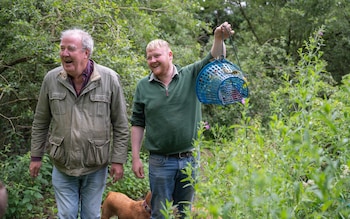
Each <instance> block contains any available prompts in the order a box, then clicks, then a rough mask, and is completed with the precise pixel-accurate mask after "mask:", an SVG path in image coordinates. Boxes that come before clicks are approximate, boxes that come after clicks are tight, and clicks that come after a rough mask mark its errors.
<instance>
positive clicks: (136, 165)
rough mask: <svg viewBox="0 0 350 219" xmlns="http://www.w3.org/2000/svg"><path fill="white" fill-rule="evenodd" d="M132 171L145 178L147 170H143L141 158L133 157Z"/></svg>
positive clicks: (138, 176)
mask: <svg viewBox="0 0 350 219" xmlns="http://www.w3.org/2000/svg"><path fill="white" fill-rule="evenodd" d="M132 171H133V172H134V174H135V176H136V177H137V178H140V179H143V178H145V172H144V171H143V164H142V161H141V159H140V158H135V159H134V158H133V159H132Z"/></svg>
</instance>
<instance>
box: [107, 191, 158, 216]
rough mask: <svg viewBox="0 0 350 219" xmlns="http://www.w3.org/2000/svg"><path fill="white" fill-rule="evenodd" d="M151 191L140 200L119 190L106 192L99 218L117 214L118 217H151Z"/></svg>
mask: <svg viewBox="0 0 350 219" xmlns="http://www.w3.org/2000/svg"><path fill="white" fill-rule="evenodd" d="M151 197H152V195H151V192H148V193H147V195H146V198H145V199H144V200H141V201H135V200H132V199H131V198H129V197H128V196H127V195H125V194H123V193H120V192H108V194H107V197H106V199H105V200H104V201H103V204H102V215H101V219H109V218H110V217H113V216H118V219H149V218H150V217H151Z"/></svg>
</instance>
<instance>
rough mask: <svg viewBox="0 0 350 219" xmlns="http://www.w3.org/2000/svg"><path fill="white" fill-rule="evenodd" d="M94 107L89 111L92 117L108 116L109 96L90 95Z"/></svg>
mask: <svg viewBox="0 0 350 219" xmlns="http://www.w3.org/2000/svg"><path fill="white" fill-rule="evenodd" d="M90 101H91V102H92V107H91V108H90V110H89V115H90V116H106V115H109V111H108V110H109V104H110V100H109V96H107V95H90Z"/></svg>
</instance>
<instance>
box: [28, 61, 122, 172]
mask: <svg viewBox="0 0 350 219" xmlns="http://www.w3.org/2000/svg"><path fill="white" fill-rule="evenodd" d="M48 133H50V136H48ZM47 138H48V139H47ZM47 140H48V142H47ZM128 141H129V127H128V118H127V112H126V103H125V99H124V94H123V89H122V86H121V84H120V80H119V75H118V74H117V73H116V72H114V71H113V70H111V69H109V68H107V67H104V66H101V65H98V64H96V63H94V71H93V72H92V75H91V77H90V80H89V82H88V84H87V85H86V86H85V87H84V88H83V90H82V91H81V94H80V95H79V96H77V94H76V92H75V90H74V88H73V86H72V84H71V83H70V82H69V79H68V77H67V73H66V72H65V71H64V70H63V68H62V66H61V67H57V68H55V69H53V70H51V71H50V72H48V73H47V75H46V76H45V77H44V81H43V83H42V86H41V90H40V94H39V99H38V104H37V107H36V111H35V115H34V121H33V128H32V140H31V156H32V157H42V156H43V155H44V153H45V151H47V153H48V154H49V156H50V158H51V159H52V161H53V164H54V165H55V166H56V168H57V169H59V170H60V171H61V172H64V173H66V174H68V175H71V176H80V175H85V174H89V173H91V172H94V171H96V170H98V169H100V168H102V167H105V166H107V165H108V163H109V162H113V163H122V164H123V163H125V162H126V160H127V152H128Z"/></svg>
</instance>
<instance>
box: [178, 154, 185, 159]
mask: <svg viewBox="0 0 350 219" xmlns="http://www.w3.org/2000/svg"><path fill="white" fill-rule="evenodd" d="M182 153H184V152H182ZM182 153H181V152H180V153H179V156H178V157H179V159H182V158H185V157H183V156H181V154H182ZM184 154H187V152H185V153H184Z"/></svg>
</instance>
